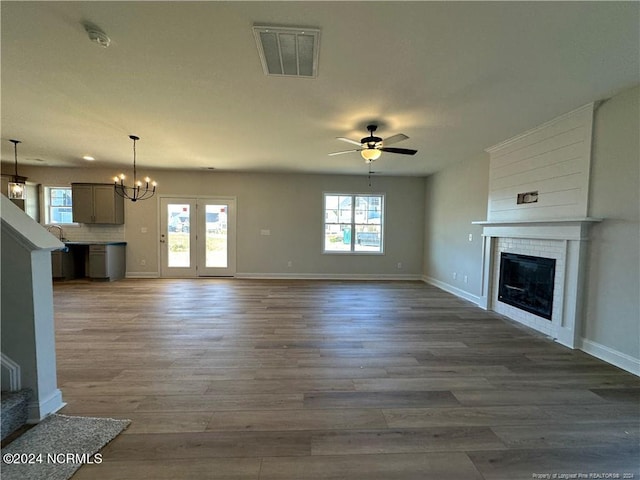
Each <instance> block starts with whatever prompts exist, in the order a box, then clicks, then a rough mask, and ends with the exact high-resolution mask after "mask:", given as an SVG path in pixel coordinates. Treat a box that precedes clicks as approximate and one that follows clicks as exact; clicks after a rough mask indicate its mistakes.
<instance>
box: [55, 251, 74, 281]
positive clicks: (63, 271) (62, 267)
mask: <svg viewBox="0 0 640 480" xmlns="http://www.w3.org/2000/svg"><path fill="white" fill-rule="evenodd" d="M51 276H52V277H53V278H62V279H64V280H69V279H71V278H73V277H74V262H73V255H72V254H71V252H69V251H62V250H55V251H53V252H51Z"/></svg>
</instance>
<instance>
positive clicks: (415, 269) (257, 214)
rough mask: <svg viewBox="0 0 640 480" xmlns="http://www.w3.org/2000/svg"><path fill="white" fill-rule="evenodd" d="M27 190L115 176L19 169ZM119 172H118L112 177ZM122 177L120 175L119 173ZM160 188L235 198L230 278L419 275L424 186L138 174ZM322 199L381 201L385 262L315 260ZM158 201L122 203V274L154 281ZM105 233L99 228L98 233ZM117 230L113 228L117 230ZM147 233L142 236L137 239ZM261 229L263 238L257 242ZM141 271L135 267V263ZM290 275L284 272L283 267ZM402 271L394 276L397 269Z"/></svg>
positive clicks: (353, 179) (391, 181)
mask: <svg viewBox="0 0 640 480" xmlns="http://www.w3.org/2000/svg"><path fill="white" fill-rule="evenodd" d="M23 170H24V174H25V175H27V176H28V177H29V180H30V181H32V182H37V183H41V184H43V185H54V186H62V185H69V184H70V183H71V182H102V183H107V182H109V181H110V179H111V178H112V177H113V176H114V172H115V169H113V170H112V169H95V168H94V169H87V168H85V169H80V168H77V169H76V168H37V167H31V168H29V167H25V168H23ZM118 171H119V170H118ZM125 173H126V172H125ZM142 173H143V174H144V175H146V174H149V175H150V176H151V177H153V178H154V179H155V180H157V181H158V183H159V194H161V195H172V196H215V195H219V196H235V197H236V198H237V272H238V274H255V275H265V276H267V275H270V274H274V275H291V276H295V275H301V276H305V275H314V274H317V275H323V276H324V275H326V276H331V275H335V276H358V275H372V276H377V275H382V276H398V275H400V276H403V275H411V276H413V277H414V278H420V276H421V274H422V254H423V231H424V182H423V179H422V178H411V177H373V178H372V187H369V186H368V181H367V177H366V176H347V175H296V174H258V173H255V174H249V173H222V172H207V171H203V172H198V171H169V170H158V171H149V172H147V171H144V172H142ZM323 192H353V193H384V194H385V195H386V197H385V200H386V226H385V235H386V237H385V254H384V255H349V256H345V255H325V254H322V235H323V230H322V221H323V210H322V208H323V205H322V202H323V195H322V194H323ZM158 205H159V202H158V200H157V198H154V199H151V200H145V201H142V202H137V203H135V204H132V203H131V202H126V203H125V232H124V234H125V235H124V236H125V240H126V242H127V272H128V273H129V274H132V273H133V274H141V275H145V274H149V275H154V274H157V273H158V272H159V270H160V269H159V265H158V245H159V238H158V230H159V226H158V222H159V212H158ZM105 228H111V227H100V229H101V230H104V229H105ZM116 228H117V227H116ZM143 228H146V231H147V233H143V232H142V230H143ZM261 229H268V230H270V231H271V235H270V236H261V235H260V230H261ZM143 259H144V260H145V263H146V265H144V266H143V265H141V260H143ZM289 261H291V262H292V267H288V266H287V264H288V262H289ZM398 263H402V268H400V269H398V268H397V264H398Z"/></svg>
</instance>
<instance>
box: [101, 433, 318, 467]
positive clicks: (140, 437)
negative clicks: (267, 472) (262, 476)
mask: <svg viewBox="0 0 640 480" xmlns="http://www.w3.org/2000/svg"><path fill="white" fill-rule="evenodd" d="M103 454H104V455H103V456H104V459H105V462H106V461H107V460H108V461H120V460H128V461H135V460H167V459H179V458H182V459H186V458H200V459H205V458H233V457H267V456H292V455H304V456H307V455H310V454H311V436H310V434H309V433H306V432H189V433H163V434H153V433H152V434H130V435H120V436H118V437H117V438H116V439H115V440H114V441H112V442H111V443H109V444H108V445H107V446H106V447H104V449H103Z"/></svg>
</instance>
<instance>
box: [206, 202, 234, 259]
mask: <svg viewBox="0 0 640 480" xmlns="http://www.w3.org/2000/svg"><path fill="white" fill-rule="evenodd" d="M228 211H229V207H228V206H227V205H207V206H206V209H205V215H206V218H205V225H206V247H205V248H206V260H205V261H206V266H207V267H213V268H227V266H228V265H227V257H228V255H227V213H228Z"/></svg>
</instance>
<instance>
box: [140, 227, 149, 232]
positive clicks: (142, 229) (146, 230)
mask: <svg viewBox="0 0 640 480" xmlns="http://www.w3.org/2000/svg"><path fill="white" fill-rule="evenodd" d="M148 231H149V230H148V229H147V227H140V233H147V232H148Z"/></svg>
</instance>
